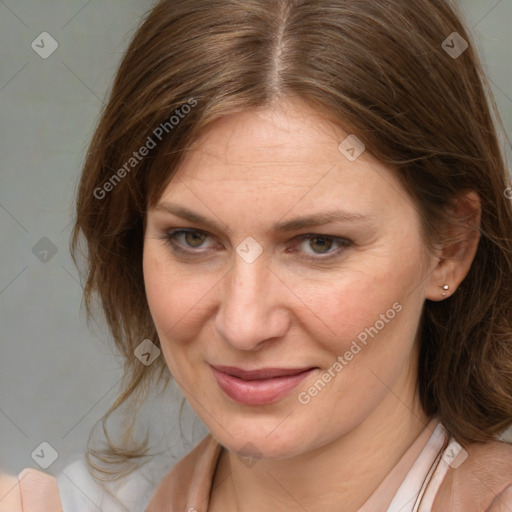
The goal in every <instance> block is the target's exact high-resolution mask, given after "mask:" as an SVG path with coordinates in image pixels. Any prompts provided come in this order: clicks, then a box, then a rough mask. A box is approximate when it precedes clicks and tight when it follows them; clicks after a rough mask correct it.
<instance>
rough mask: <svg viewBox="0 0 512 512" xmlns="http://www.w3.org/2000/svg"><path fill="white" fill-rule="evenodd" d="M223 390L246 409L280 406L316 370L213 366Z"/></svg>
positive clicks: (214, 373)
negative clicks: (271, 405)
mask: <svg viewBox="0 0 512 512" xmlns="http://www.w3.org/2000/svg"><path fill="white" fill-rule="evenodd" d="M211 369H212V372H213V375H214V376H215V379H216V380H217V384H218V385H219V387H220V389H221V390H222V391H223V392H224V393H225V394H226V395H227V396H228V397H229V398H230V399H231V400H233V401H235V402H237V403H240V404H245V405H266V404H271V403H274V402H277V401H278V400H280V399H281V398H283V397H284V396H286V395H287V394H288V393H289V392H290V391H291V390H292V389H294V388H295V387H296V386H298V385H299V384H300V383H301V382H302V381H303V380H304V379H305V378H306V377H307V376H308V375H310V374H311V372H313V371H314V370H316V368H295V369H285V368H264V369H259V370H242V369H240V368H234V367H230V366H211Z"/></svg>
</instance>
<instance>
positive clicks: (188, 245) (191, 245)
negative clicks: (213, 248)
mask: <svg viewBox="0 0 512 512" xmlns="http://www.w3.org/2000/svg"><path fill="white" fill-rule="evenodd" d="M208 238H209V235H208V234H207V233H205V232H204V231H201V230H199V229H173V230H171V231H168V232H167V233H166V234H165V239H166V240H167V242H168V243H169V245H171V247H172V249H173V250H175V251H176V252H181V253H188V254H193V253H194V252H196V253H199V252H204V250H203V249H207V248H209V246H205V245H203V244H204V242H205V241H206V240H208ZM194 249H202V250H201V251H194Z"/></svg>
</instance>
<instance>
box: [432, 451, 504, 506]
mask: <svg viewBox="0 0 512 512" xmlns="http://www.w3.org/2000/svg"><path fill="white" fill-rule="evenodd" d="M466 454H467V457H466V458H465V460H463V462H462V463H461V464H460V466H458V467H449V469H448V471H447V473H446V476H445V478H444V479H443V482H442V484H441V486H440V488H439V492H438V493H437V496H436V500H435V503H434V508H433V510H434V511H437V510H440V511H441V510H453V511H454V512H455V511H458V510H464V512H473V511H475V512H476V511H478V512H480V511H487V512H494V511H496V512H497V511H500V510H508V509H510V510H512V445H510V444H509V443H506V442H501V441H492V442H489V443H482V444H472V445H470V446H468V447H467V448H466V452H465V454H464V455H466ZM505 507H510V508H505Z"/></svg>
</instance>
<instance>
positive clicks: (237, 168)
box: [143, 99, 478, 512]
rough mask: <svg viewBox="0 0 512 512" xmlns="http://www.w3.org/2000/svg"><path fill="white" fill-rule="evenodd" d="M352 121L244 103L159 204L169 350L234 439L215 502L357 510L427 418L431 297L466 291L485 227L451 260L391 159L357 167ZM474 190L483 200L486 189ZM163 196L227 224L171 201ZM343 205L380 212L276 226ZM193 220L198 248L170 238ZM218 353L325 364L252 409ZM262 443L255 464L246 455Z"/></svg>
mask: <svg viewBox="0 0 512 512" xmlns="http://www.w3.org/2000/svg"><path fill="white" fill-rule="evenodd" d="M348 133H349V132H345V131H343V130H342V129H341V128H339V127H338V126H334V125H333V124H331V123H329V122H328V121H326V120H325V119H324V118H322V117H321V116H320V115H319V114H318V113H317V112H316V111H314V110H312V109H311V108H310V107H308V106H307V105H306V104H303V103H300V102H299V101H297V100H293V101H292V100H289V99H288V100H286V101H283V102H281V103H280V105H279V106H274V107H272V108H263V109H258V110H250V111H245V112H243V113H239V114H235V115H231V116H229V117H226V118H224V119H222V120H219V121H216V122H215V123H214V124H213V125H212V126H211V128H210V130H209V131H208V132H207V133H206V134H205V135H204V136H203V137H202V138H201V139H200V140H199V141H197V143H196V145H195V149H194V151H192V152H190V154H189V155H188V156H187V158H186V159H185V161H184V163H183V164H182V166H181V167H180V168H179V169H178V171H177V173H176V174H175V176H174V177H173V178H172V180H171V181H170V182H169V184H168V185H167V187H166V188H165V190H164V192H163V194H162V196H161V198H160V201H159V205H160V207H159V208H152V209H149V210H148V212H147V218H146V221H147V223H146V230H145V238H144V260H143V270H144V279H145V285H146V292H147V299H148V302H149V306H150V310H151V314H152V317H153V320H154V322H155V325H156V328H157V331H158V335H159V338H160V340H161V345H162V351H163V355H164V357H165V359H166V362H167V364H168V366H169V369H170V371H171V372H172V374H173V376H174V378H175V379H176V380H177V382H178V384H179V385H180V386H181V388H182V390H183V392H184V394H185V396H186V397H187V399H188V401H189V403H190V404H191V406H192V407H193V408H194V409H195V411H196V412H197V414H198V416H199V417H200V418H201V420H202V421H203V422H204V424H205V425H206V426H207V428H208V429H209V431H210V432H211V433H212V435H213V436H214V437H215V438H216V439H217V440H218V441H219V442H220V443H221V444H222V445H223V446H224V447H225V448H227V450H224V451H223V453H222V455H221V458H220V461H219V466H218V470H217V473H216V477H215V479H214V491H213V492H212V496H211V505H210V508H209V511H214V512H215V511H217V510H219V511H220V510H223V511H231V510H233V511H235V510H238V511H246V510H259V511H261V512H265V511H267V510H268V511H270V510H272V511H276V510H286V511H294V510H304V509H305V510H308V511H315V510H322V511H323V512H329V511H335V510H336V511H339V510H340V504H343V510H344V511H345V512H350V511H356V510H357V509H358V508H359V507H361V505H362V504H363V503H364V502H365V501H366V500H367V499H368V497H369V496H370V495H371V494H372V493H373V491H374V490H375V489H376V488H377V487H378V485H379V484H380V482H381V481H382V480H383V479H384V477H385V476H386V475H387V474H388V472H389V471H390V470H391V469H392V467H393V466H394V465H395V464H396V463H397V461H398V460H399V459H400V457H401V456H402V455H403V453H404V452H405V451H406V450H407V448H408V447H409V446H410V445H411V444H412V442H413V441H414V440H415V439H416V437H417V436H418V435H419V433H420V432H421V431H422V430H423V429H424V428H425V426H426V424H427V423H428V421H429V418H428V417H427V416H426V415H425V413H424V411H423V410H422V408H421V406H420V404H419V398H418V393H417V363H416V361H417V356H418V343H417V330H418V323H419V320H420V317H421V313H422V308H423V305H424V302H425V300H426V299H430V300H441V299H443V297H442V292H443V290H442V288H441V286H442V285H443V284H444V283H449V286H450V290H449V292H448V295H447V296H448V297H449V295H450V294H451V293H453V292H454V291H455V290H456V288H457V286H458V284H459V283H460V282H461V281H462V280H463V279H464V277H465V275H466V274H467V271H468V270H469V266H470V264H471V261H472V259H473V256H474V252H475V250H476V244H477V241H478V240H477V237H473V238H472V239H470V238H468V241H467V242H461V243H460V244H459V245H458V246H457V247H455V248H454V247H452V248H451V251H452V256H453V254H454V253H456V257H450V258H449V259H445V258H444V257H443V254H445V252H443V251H446V248H443V247H440V248H439V250H438V251H437V252H436V253H435V254H431V253H430V252H429V251H427V249H426V248H425V244H424V242H423V240H422V237H421V230H420V220H419V216H418V213H417V211H416V209H415V206H414V202H413V200H412V199H411V198H410V197H409V196H408V195H407V193H406V192H405V190H404V189H403V187H402V186H401V184H400V182H399V180H398V179H397V177H396V176H395V175H394V174H393V171H392V170H391V169H388V168H386V167H385V166H383V165H382V164H380V163H379V162H378V161H376V160H375V159H374V158H373V157H372V156H371V155H370V154H369V153H368V151H365V152H363V154H362V155H361V156H360V157H359V158H358V159H357V160H355V161H354V162H351V161H349V160H348V159H347V158H345V156H344V155H343V154H342V153H341V152H340V150H339V149H338V144H339V143H340V142H341V141H343V140H344V139H345V137H346V136H347V135H348ZM468 197H469V198H470V199H473V200H474V201H473V204H475V205H476V206H475V211H476V209H477V203H478V197H477V196H476V195H475V194H474V193H470V194H469V195H468ZM164 203H166V204H170V203H172V204H175V205H180V206H183V207H186V208H188V209H190V210H193V211H195V212H197V213H199V214H201V215H203V216H205V217H207V218H208V219H210V220H212V221H215V222H217V223H219V224H220V226H219V229H217V228H212V227H211V226H206V225H204V224H202V223H200V222H195V221H194V222H192V221H190V220H184V219H183V218H180V217H178V216H176V215H174V214H171V213H169V212H168V211H165V210H164V209H163V208H161V206H162V205H163V204H164ZM340 208H343V209H344V210H347V211H349V212H356V213H358V214H362V215H365V216H367V219H365V220H359V221H353V220H352V221H341V222H332V223H329V224H325V225H317V226H314V227H307V228H301V229H298V230H295V231H290V232H284V233H273V232H271V230H270V227H271V226H272V225H273V224H274V223H275V222H277V221H280V222H284V221H287V220H290V219H292V218H296V217H298V216H305V215H311V214H315V213H320V212H325V211H328V210H336V209H340ZM179 228H191V229H197V230H201V232H205V233H206V236H202V235H201V234H200V233H199V234H197V233H196V235H195V236H193V235H192V236H191V235H187V236H185V235H180V236H178V237H176V238H174V241H175V243H176V244H177V245H180V244H181V247H183V248H184V249H185V250H188V251H190V252H191V253H192V254H196V256H195V257H194V256H190V255H189V256H184V255H182V254H180V253H178V252H175V251H174V250H173V246H172V245H171V244H170V243H169V239H168V238H166V233H167V232H169V231H170V230H171V229H179ZM304 235H316V236H317V237H318V236H319V235H324V236H331V237H340V238H343V239H346V240H348V241H349V242H350V243H349V244H348V245H346V246H343V245H340V244H338V243H337V242H336V240H329V239H325V238H324V239H318V238H315V237H314V236H311V237H310V238H309V239H308V238H305V237H304ZM249 236H250V237H253V238H254V239H255V240H256V241H257V242H258V244H259V245H260V246H261V248H262V250H263V252H262V254H261V255H260V256H259V257H258V258H257V259H256V260H255V261H254V262H252V263H247V262H246V261H244V259H243V258H242V257H240V255H239V254H238V253H237V252H236V249H237V247H238V246H239V245H240V244H241V242H242V241H243V240H244V239H245V238H246V237H249ZM301 236H302V237H303V238H302V239H300V238H299V237H301ZM455 249H456V250H455ZM323 251H325V252H326V253H327V255H329V256H330V257H329V259H325V256H326V253H325V252H323ZM197 254H199V255H197ZM308 257H311V258H313V259H312V260H310V259H308ZM322 258H324V259H322ZM397 302H398V303H399V304H400V305H401V306H402V309H401V311H400V312H399V313H397V314H396V315H395V316H394V318H393V319H392V320H389V322H387V323H385V327H384V328H382V329H380V330H379V332H378V334H377V335H376V336H374V337H373V338H368V343H367V345H366V346H363V348H362V350H361V351H360V352H359V353H358V354H357V355H356V356H354V358H353V359H352V360H351V361H349V362H348V363H347V364H346V365H344V367H343V369H342V371H340V372H339V373H336V376H335V377H334V378H333V379H332V380H331V381H330V382H329V383H328V384H327V385H326V386H325V388H323V389H322V390H321V391H320V392H319V393H318V394H317V395H316V396H314V397H313V398H312V399H311V401H310V402H309V403H308V404H306V405H304V404H302V403H300V402H299V401H298V393H299V392H301V391H307V390H308V388H310V387H311V386H312V385H313V384H314V383H315V382H316V381H317V380H318V379H319V378H320V377H321V375H322V374H323V373H324V372H326V371H328V369H329V368H332V366H333V363H334V362H335V361H336V360H337V357H338V356H340V355H343V354H345V352H346V351H347V350H349V349H350V346H351V343H352V341H353V340H355V339H356V337H357V335H358V334H360V333H361V332H362V331H364V329H365V328H366V327H369V326H373V325H375V323H376V321H377V320H379V318H381V316H380V315H381V314H385V313H386V311H387V310H389V309H390V308H392V305H393V304H394V303H397ZM209 364H216V365H227V366H236V367H240V368H245V369H255V368H269V367H280V368H299V367H300V368H301V367H311V366H314V367H316V368H317V370H315V371H314V372H313V373H312V374H311V375H309V376H308V377H307V379H306V380H305V381H303V382H302V383H301V384H300V385H299V386H298V387H297V388H296V389H294V390H293V391H291V392H290V393H289V394H288V395H287V396H286V397H284V398H282V399H281V400H279V401H278V402H276V403H274V404H268V405H242V404H238V403H236V402H234V401H232V400H231V399H230V398H229V397H227V396H226V395H225V394H224V392H223V391H222V390H221V389H220V388H219V386H218V385H217V382H216V380H215V378H214V376H213V374H212V371H211V368H210V366H209ZM247 456H250V457H256V458H257V459H258V460H256V461H252V463H251V464H248V462H247V459H246V458H245V457H247ZM254 462H256V463H254ZM221 474H226V475H229V477H228V478H227V479H222V478H220V475H221ZM242 497H243V498H242Z"/></svg>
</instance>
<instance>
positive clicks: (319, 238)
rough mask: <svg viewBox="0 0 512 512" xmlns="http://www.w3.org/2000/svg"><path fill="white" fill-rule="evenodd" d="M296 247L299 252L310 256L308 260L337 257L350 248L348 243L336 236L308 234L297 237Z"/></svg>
mask: <svg viewBox="0 0 512 512" xmlns="http://www.w3.org/2000/svg"><path fill="white" fill-rule="evenodd" d="M298 245H299V247H300V250H301V252H304V253H306V254H308V255H310V256H308V258H314V259H326V258H329V257H331V256H336V255H339V254H340V253H341V252H342V251H343V250H344V249H346V248H347V247H349V246H350V242H349V241H348V240H346V239H344V238H340V237H336V236H330V235H319V234H308V235H303V236H301V237H299V244H298ZM308 249H309V250H308Z"/></svg>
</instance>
